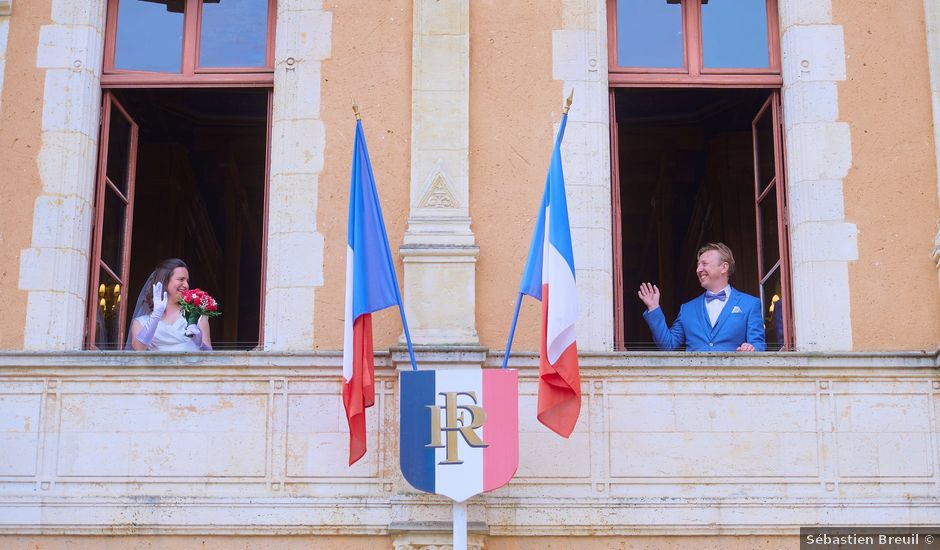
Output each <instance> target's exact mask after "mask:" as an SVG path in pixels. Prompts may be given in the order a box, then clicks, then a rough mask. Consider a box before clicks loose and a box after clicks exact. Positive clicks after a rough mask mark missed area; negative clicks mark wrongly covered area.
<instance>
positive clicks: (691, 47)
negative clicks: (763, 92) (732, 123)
mask: <svg viewBox="0 0 940 550" xmlns="http://www.w3.org/2000/svg"><path fill="white" fill-rule="evenodd" d="M681 3H682V40H683V44H682V52H683V61H684V63H683V65H684V66H683V67H677V68H655V67H654V68H650V67H620V66H619V65H618V64H617V0H607V52H608V54H607V59H608V67H607V72H608V79H609V81H610V85H611V86H614V87H617V86H624V85H627V86H708V87H712V86H739V87H748V88H757V87H780V86H781V85H782V84H783V79H782V78H781V76H780V38H779V35H780V26H779V22H778V20H777V0H766V5H767V41H768V44H767V50H768V52H769V55H770V59H769V67H767V68H763V69H745V68H741V69H727V68H722V69H709V68H706V67H704V66H703V62H702V0H681Z"/></svg>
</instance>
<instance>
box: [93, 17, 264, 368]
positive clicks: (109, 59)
mask: <svg viewBox="0 0 940 550" xmlns="http://www.w3.org/2000/svg"><path fill="white" fill-rule="evenodd" d="M118 2H119V0H108V5H107V10H108V11H107V15H106V27H105V47H104V70H103V74H102V77H101V88H102V90H103V92H104V93H103V94H102V116H101V128H100V132H99V133H100V139H99V143H98V148H99V149H98V152H99V161H98V174H97V175H96V179H95V183H96V189H95V193H96V195H95V196H96V197H98V196H99V195H101V194H102V193H103V189H104V185H106V183H102V180H101V178H103V177H104V175H105V172H104V168H103V167H102V164H101V163H102V160H101V159H102V158H104V159H106V157H104V156H102V154H106V153H107V147H108V145H109V142H108V141H107V137H108V134H107V126H106V124H108V122H109V120H110V119H109V118H108V114H109V111H108V110H107V108H106V107H107V106H108V105H110V104H112V103H113V104H114V105H116V106H117V107H118V108H120V109H121V112H122V114H124V115H125V116H127V117H128V118H130V119H131V120H133V118H132V117H130V115H129V114H128V113H127V112H126V111H125V110H124V108H123V106H121V105H120V104H119V103H118V102H117V101H112V99H113V96H112V94H111V93H110V92H109V90H111V89H120V88H267V96H268V99H267V128H266V133H265V145H264V147H265V156H264V159H265V166H264V195H263V197H264V199H263V200H264V204H263V205H262V222H261V223H262V227H261V235H262V238H261V284H260V288H259V292H260V296H259V299H258V302H259V312H258V346H257V348H255V349H263V346H264V311H265V288H266V285H267V259H268V205H269V204H270V188H271V174H270V172H271V142H272V125H273V123H274V43H275V42H274V39H275V29H276V27H277V0H268V25H267V39H266V46H265V47H266V52H265V60H266V66H265V67H235V68H230V67H224V68H197V64H198V59H199V48H198V44H199V32H198V31H199V28H200V26H201V25H200V23H201V16H202V0H186V4H185V6H186V7H185V11H184V24H183V28H184V33H183V53H182V56H183V66H182V72H180V73H154V72H147V71H121V70H116V69H114V52H115V50H114V49H115V43H116V37H117V7H118ZM187 59H188V60H189V61H187ZM136 148H137V126H136V125H135V126H134V149H133V152H134V155H133V159H132V162H133V166H132V168H133V169H134V170H136ZM131 204H133V203H131ZM93 218H94V220H93V224H94V225H93V226H92V236H91V238H92V242H91V250H92V261H91V262H90V265H89V270H90V274H89V283H90V284H89V290H88V296H89V297H90V301H91V302H94V303H93V304H90V305H89V308H88V319H87V321H86V323H87V324H86V330H85V334H86V344H85V345H86V347H87V348H88V349H97V348H96V346H95V342H94V338H95V329H96V327H95V317H94V315H95V308H96V307H97V304H98V301H97V300H96V299H94V298H93V297H94V296H97V290H98V273H99V269H100V267H99V266H100V265H101V225H102V223H103V219H104V208H103V205H102V203H101V201H100V200H98V199H97V198H96V203H95V210H94V214H93ZM132 221H133V208H132V206H131V209H130V211H129V212H128V214H127V218H126V220H125V232H126V235H128V238H126V239H125V248H126V250H125V251H124V256H123V262H124V264H125V265H124V267H123V269H124V272H125V273H126V271H127V269H128V266H129V265H130V260H131V253H130V237H129V235H130V234H131V228H132V227H133V226H132ZM91 283H93V284H91ZM122 285H123V292H124V293H125V294H124V295H122V298H121V300H122V304H123V307H125V308H126V304H127V296H126V292H127V285H126V281H122ZM120 322H121V327H120V330H119V332H120V338H121V340H120V342H118V345H119V346H122V345H123V344H124V339H125V338H126V332H125V325H127V319H126V318H125V319H121V321H120Z"/></svg>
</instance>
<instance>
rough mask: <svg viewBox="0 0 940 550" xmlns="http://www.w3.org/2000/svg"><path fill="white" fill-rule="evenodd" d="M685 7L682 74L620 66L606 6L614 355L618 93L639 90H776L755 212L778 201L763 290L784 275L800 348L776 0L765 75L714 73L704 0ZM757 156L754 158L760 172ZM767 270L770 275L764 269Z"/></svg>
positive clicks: (613, 7) (617, 338)
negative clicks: (768, 181)
mask: <svg viewBox="0 0 940 550" xmlns="http://www.w3.org/2000/svg"><path fill="white" fill-rule="evenodd" d="M679 1H680V2H681V5H682V26H683V29H682V30H683V33H682V36H683V44H682V51H683V66H682V67H678V68H656V67H653V68H649V67H620V66H619V65H618V64H617V0H607V52H608V73H607V77H608V83H609V87H610V98H609V109H610V111H609V115H610V147H611V148H610V169H611V206H612V207H611V217H612V219H611V222H612V241H613V242H612V245H613V246H612V248H613V278H614V288H613V295H614V319H613V324H614V349H615V350H624V349H626V348H625V343H624V334H623V330H624V321H623V319H624V288H623V253H622V244H621V243H622V238H623V237H622V235H621V227H620V224H621V203H620V201H621V196H620V159H619V156H618V153H619V146H618V125H617V110H616V94H615V93H614V91H615V89H616V88H635V87H651V88H653V87H656V88H659V87H662V88H674V87H701V88H768V89H771V90H773V91H772V92H771V94H770V97H769V98H768V100H767V103H765V105H764V106H763V107H762V108H761V110H760V111H759V112H758V113H756V114H755V119H754V120H755V121H756V120H757V119H758V118H759V117H760V116H761V115H763V114H764V113H766V110H767V109H768V108H769V109H771V115H772V117H773V127H774V157H775V158H774V166H775V170H776V177H775V180H774V184H773V185H771V186H769V187H768V189H773V192H772V193H771V191H768V190H764V192H763V193H761V192H760V189H759V183H757V181H756V176H755V186H758V187H755V196H754V208H755V211H756V212H757V216H758V218H759V217H760V210H759V206H760V203H761V202H762V201H763V200H770V199H771V198H776V201H777V207H778V208H777V212H778V214H777V217H778V228H777V229H778V246H779V249H780V260H779V262H778V264H777V265H776V266H764V265H763V258H764V256H765V254H764V250H763V249H762V248H763V244H762V242H761V239H760V236H761V235H760V231H761V229H760V228H761V225H760V220H759V219H758V223H757V231H758V234H757V236H758V239H757V247H758V250H757V254H758V258H759V262H760V263H759V270H760V277H761V280H760V284H761V287H763V285H764V283H765V282H766V280H767V279H768V278H769V276H770V275H772V274H773V273H774V272H775V271H776V270H778V269H779V272H780V276H781V287H782V288H781V300H780V302H779V304H782V307H783V312H782V313H783V324H784V344H785V346H786V347H787V348H788V349H792V346H793V345H794V342H795V336H794V334H793V299H792V286H791V277H790V234H789V209H788V207H787V192H786V170H785V166H784V158H785V154H786V152H785V142H784V137H783V123H782V121H783V108H782V104H781V99H780V97H781V93H780V88H781V87H782V85H783V78H782V76H781V60H780V24H779V19H778V6H777V0H765V4H766V7H767V40H768V44H767V50H768V55H769V56H770V57H769V60H768V65H769V66H768V67H767V68H763V69H753V68H738V69H734V68H731V69H728V68H722V69H709V68H706V67H704V66H703V65H704V64H703V60H702V19H701V8H702V0H679ZM757 160H758V159H757V153H756V150H755V153H754V162H755V172H756V163H757ZM765 267H766V269H765Z"/></svg>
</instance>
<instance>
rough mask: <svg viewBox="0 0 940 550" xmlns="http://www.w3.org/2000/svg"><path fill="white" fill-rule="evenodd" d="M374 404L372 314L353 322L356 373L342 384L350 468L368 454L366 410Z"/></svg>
mask: <svg viewBox="0 0 940 550" xmlns="http://www.w3.org/2000/svg"><path fill="white" fill-rule="evenodd" d="M374 403H375V357H374V355H373V352H372V314H371V313H366V314H364V315H360V316H359V317H357V318H356V320H355V321H354V322H353V373H352V378H350V379H349V382H346V383H344V384H343V406H345V407H346V420H347V422H348V423H349V465H350V466H351V465H353V464H354V463H355V462H356V461H357V460H359V459H360V458H362V456H363V455H364V454H366V409H367V408H369V407H371V406H372V405H373V404H374Z"/></svg>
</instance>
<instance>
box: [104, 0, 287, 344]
mask: <svg viewBox="0 0 940 550" xmlns="http://www.w3.org/2000/svg"><path fill="white" fill-rule="evenodd" d="M274 16H275V6H274V2H273V1H272V2H268V1H267V0H109V3H108V19H107V21H108V23H107V35H106V37H105V74H104V76H103V77H102V88H103V93H102V114H101V129H100V132H101V135H100V139H99V161H98V172H97V176H96V194H95V205H94V208H95V222H94V230H93V235H92V265H91V269H90V277H89V282H90V286H89V302H88V323H87V327H86V335H87V338H86V339H87V346H88V347H90V348H95V349H121V348H122V347H123V344H124V342H125V339H126V337H127V332H128V330H129V323H130V321H131V320H130V319H129V318H128V317H129V315H130V314H131V312H132V311H133V308H134V300H136V298H137V293H138V292H139V290H140V288H141V287H142V286H143V283H144V281H145V279H146V278H147V276H148V275H149V274H150V271H151V270H152V269H153V267H154V265H156V264H157V263H158V262H159V261H161V260H162V259H165V258H168V257H182V258H183V259H185V260H186V261H187V263H188V264H189V266H190V271H191V277H192V284H194V285H195V286H199V287H201V288H203V289H205V290H207V291H209V292H210V293H211V294H212V295H213V296H215V297H216V298H218V299H219V300H220V302H221V303H222V305H223V311H224V314H223V315H222V317H219V318H216V319H213V320H212V321H211V331H212V340H213V346H214V347H215V348H225V347H229V348H239V349H246V348H252V347H255V346H256V345H257V344H258V342H259V341H261V339H262V335H261V327H262V323H261V319H262V313H263V307H264V304H263V298H262V297H263V289H262V286H263V265H264V257H265V251H264V234H265V232H264V228H265V226H266V223H267V222H266V215H267V205H266V201H267V186H268V184H267V176H268V157H269V155H268V149H269V143H270V121H271V86H272V85H273V71H272V66H273V63H272V56H273V51H272V50H273V32H274V27H273V24H274Z"/></svg>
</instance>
